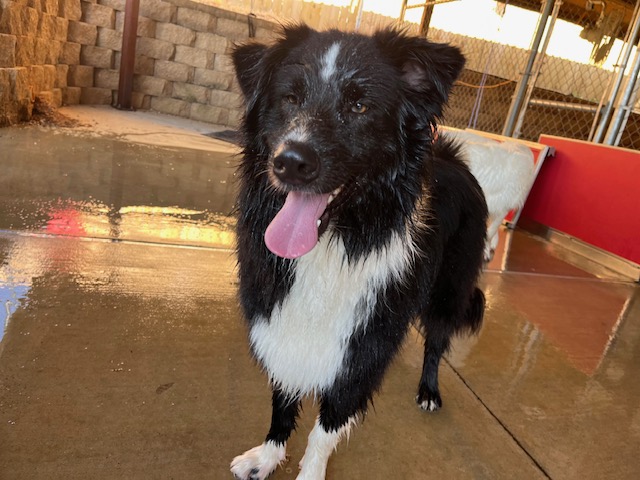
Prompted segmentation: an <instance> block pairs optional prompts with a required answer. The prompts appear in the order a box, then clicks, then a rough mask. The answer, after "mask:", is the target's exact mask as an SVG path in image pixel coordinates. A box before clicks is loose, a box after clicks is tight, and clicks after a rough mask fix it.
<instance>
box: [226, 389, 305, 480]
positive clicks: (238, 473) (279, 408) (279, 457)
mask: <svg viewBox="0 0 640 480" xmlns="http://www.w3.org/2000/svg"><path fill="white" fill-rule="evenodd" d="M272 404H273V412H272V415H271V428H270V429H269V433H268V434H267V438H266V439H265V441H264V443H263V444H262V445H258V446H257V447H254V448H252V449H251V450H247V451H246V452H244V453H243V454H242V455H238V456H237V457H236V458H234V459H233V461H232V462H231V473H233V475H234V476H235V478H237V479H239V480H263V479H265V478H267V477H268V476H269V475H270V474H271V473H272V472H273V471H274V470H275V469H276V468H277V467H278V465H280V464H281V463H282V462H283V461H284V459H285V456H286V452H287V440H288V439H289V437H290V436H291V432H292V431H293V430H294V429H295V427H296V418H297V416H298V412H299V409H300V400H299V399H298V398H291V397H289V396H288V395H286V394H284V393H283V392H281V391H280V390H279V389H278V388H275V387H274V389H273V398H272Z"/></svg>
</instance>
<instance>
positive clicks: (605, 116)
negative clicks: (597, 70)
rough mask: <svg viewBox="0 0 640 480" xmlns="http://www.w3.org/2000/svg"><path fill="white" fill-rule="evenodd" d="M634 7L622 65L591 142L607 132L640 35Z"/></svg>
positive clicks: (639, 15) (639, 14) (638, 13)
mask: <svg viewBox="0 0 640 480" xmlns="http://www.w3.org/2000/svg"><path fill="white" fill-rule="evenodd" d="M638 5H640V4H637V5H636V9H635V11H634V16H633V25H632V26H630V27H629V29H630V31H631V34H630V35H629V40H628V41H627V43H625V45H624V53H623V56H622V63H621V64H620V65H619V70H618V75H617V76H616V79H615V83H614V85H613V88H612V90H611V94H610V95H609V100H608V102H607V104H606V105H605V106H604V112H602V116H601V117H600V123H599V125H598V129H597V130H596V133H595V135H594V136H593V140H592V141H593V142H595V143H602V141H603V138H604V135H605V132H606V130H607V125H608V124H609V120H610V119H611V113H612V112H613V107H614V105H615V103H616V98H617V97H618V94H619V93H620V87H621V86H622V81H623V80H624V72H625V71H626V69H627V65H628V64H629V58H630V57H631V51H632V50H633V46H634V45H635V43H636V40H637V39H638V33H640V9H639V8H638Z"/></svg>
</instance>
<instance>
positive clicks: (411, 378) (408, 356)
mask: <svg viewBox="0 0 640 480" xmlns="http://www.w3.org/2000/svg"><path fill="white" fill-rule="evenodd" d="M211 142H213V143H211V144H210V149H209V150H207V149H202V148H199V149H198V150H190V149H185V148H179V149H178V148H166V147H162V148H160V147H154V146H144V145H136V144H131V143H130V142H123V141H121V140H118V139H114V138H108V137H95V136H91V137H89V136H79V135H77V134H75V133H66V134H65V133H60V132H58V131H55V130H41V129H35V128H26V129H8V130H0V143H1V144H2V148H1V149H0V165H1V167H2V175H1V176H0V307H1V308H0V478H3V479H4V478H7V479H23V478H24V479H27V478H28V479H47V480H49V479H57V478H60V479H62V478H65V479H67V478H91V479H103V478H104V479H113V478H126V479H149V478H215V479H218V478H230V474H229V473H228V468H227V466H228V462H229V461H230V459H231V458H232V457H233V456H234V455H236V454H237V453H239V452H242V451H244V450H245V449H247V448H249V447H251V446H254V445H256V444H258V443H259V442H260V441H262V436H263V434H264V432H265V431H266V428H267V426H268V421H269V415H270V408H269V401H270V394H269V389H268V386H267V382H266V379H265V378H264V377H263V375H262V374H261V373H260V372H259V370H258V369H257V368H256V366H255V365H254V363H253V362H252V361H251V359H250V357H249V355H248V353H247V343H246V336H245V330H244V327H243V323H242V320H241V318H240V315H239V312H238V309H237V304H236V300H235V291H236V278H235V270H234V267H235V263H234V262H235V260H234V255H233V251H232V249H231V246H232V245H233V233H232V230H233V220H232V217H230V216H229V213H230V212H231V211H232V210H233V188H234V186H233V164H234V162H235V159H234V152H235V150H234V148H233V147H231V146H228V145H226V144H223V143H222V142H217V143H216V142H215V141H214V140H211ZM587 264H588V262H586V263H585V262H581V261H580V259H579V258H577V257H575V256H573V255H571V254H569V253H568V252H566V251H562V250H561V249H559V247H555V246H552V245H550V244H548V243H547V242H544V241H542V240H540V239H539V238H537V237H533V236H531V235H529V234H527V233H526V232H522V231H518V230H517V231H515V232H505V231H503V232H501V242H500V246H499V248H498V251H497V253H496V257H495V258H494V260H493V261H492V262H491V264H489V266H488V268H487V271H486V272H485V274H484V276H483V286H484V288H485V292H486V296H487V305H488V308H487V314H486V320H485V326H484V327H483V330H482V332H481V334H480V335H479V336H478V337H476V338H471V339H459V340H458V341H456V343H455V345H454V348H453V349H452V352H451V354H450V355H449V357H448V359H447V361H446V362H445V363H444V365H443V367H442V373H441V375H442V378H441V382H442V390H443V395H444V400H445V406H444V408H443V410H441V411H440V412H439V413H437V414H434V415H427V414H424V413H423V412H421V411H420V410H419V409H418V408H417V407H416V406H415V404H414V403H413V392H414V388H415V387H416V384H417V380H418V378H419V374H420V368H421V361H422V354H421V347H420V340H419V338H417V336H416V335H415V334H414V335H412V336H411V337H410V339H409V341H408V342H407V345H406V348H405V349H404V351H403V354H402V355H401V357H400V358H399V359H398V361H397V362H395V364H394V366H393V367H392V370H391V372H390V373H389V375H388V376H387V379H386V381H385V384H384V386H383V389H382V392H381V395H380V397H379V398H378V399H377V401H376V405H375V410H374V411H373V412H372V413H371V414H370V415H369V416H368V418H367V420H366V422H364V425H363V426H362V427H361V428H359V429H358V430H356V431H355V432H354V434H353V435H352V437H351V439H350V441H349V445H348V447H347V446H346V445H345V446H344V447H341V448H340V449H339V451H338V453H337V454H336V455H335V457H333V458H332V460H331V462H330V464H329V472H328V478H329V479H331V478H334V479H338V478H350V479H365V478H366V479H395V478H401V479H405V478H406V479H413V478H452V479H489V478H491V479H514V478H523V479H524V478H526V479H529V478H554V479H581V480H582V479H606V478H612V479H613V478H615V479H632V478H633V479H635V478H638V476H640V464H639V463H638V461H637V452H638V451H640V402H639V401H638V399H640V386H639V384H638V382H637V381H636V379H637V377H638V375H639V374H640V287H639V286H638V285H636V284H633V283H630V282H627V281H624V280H623V279H621V278H619V277H618V276H616V275H614V274H609V273H607V272H606V271H601V270H599V271H597V272H593V271H592V270H590V269H589V268H587ZM2 335H4V338H1V337H2ZM316 411H317V406H316V405H314V404H313V403H312V402H309V403H308V404H307V405H306V406H305V414H304V415H303V417H302V419H301V425H300V429H299V432H298V434H296V435H294V437H293V438H292V439H291V441H290V444H289V449H290V454H291V460H290V461H289V462H288V463H286V464H285V465H284V466H283V468H281V469H279V470H278V471H277V472H276V474H275V475H274V476H273V478H274V479H292V478H295V476H296V473H297V468H296V464H297V461H298V460H299V459H300V457H301V456H302V453H303V451H304V445H305V441H306V435H307V433H308V431H309V429H310V428H311V424H312V422H313V417H314V414H315V412H316ZM390 439H393V440H392V441H391V442H390V441H389V440H390Z"/></svg>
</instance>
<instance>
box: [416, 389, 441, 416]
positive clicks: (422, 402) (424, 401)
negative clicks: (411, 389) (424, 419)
mask: <svg viewBox="0 0 640 480" xmlns="http://www.w3.org/2000/svg"><path fill="white" fill-rule="evenodd" d="M416 403H417V404H418V405H419V406H420V408H421V409H422V410H424V411H425V412H435V411H436V410H438V409H440V408H441V407H442V398H441V397H440V394H439V393H438V392H435V393H424V394H419V395H417V396H416Z"/></svg>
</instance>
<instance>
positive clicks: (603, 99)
mask: <svg viewBox="0 0 640 480" xmlns="http://www.w3.org/2000/svg"><path fill="white" fill-rule="evenodd" d="M639 9H640V0H639V1H637V2H636V6H635V8H634V9H633V13H632V14H631V21H630V22H629V26H628V27H627V31H626V33H625V35H624V38H623V39H622V44H623V45H626V44H627V43H628V42H629V37H630V36H631V25H633V23H634V19H635V18H636V15H638V10H639ZM623 53H624V48H621V49H620V52H619V53H618V58H617V59H616V63H615V64H614V67H615V68H617V67H618V65H620V64H621V62H622V55H623ZM615 68H614V71H615ZM614 81H615V77H614V75H611V77H609V81H608V82H607V86H606V88H605V89H604V90H603V91H602V96H601V97H600V102H599V103H598V109H597V110H596V112H595V115H594V116H593V122H591V129H590V130H589V137H588V141H589V142H594V141H595V134H596V129H597V128H598V126H599V124H600V122H599V121H598V119H600V114H601V113H602V109H603V108H605V106H606V100H607V98H608V97H609V96H610V94H611V91H612V89H613V84H614Z"/></svg>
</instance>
